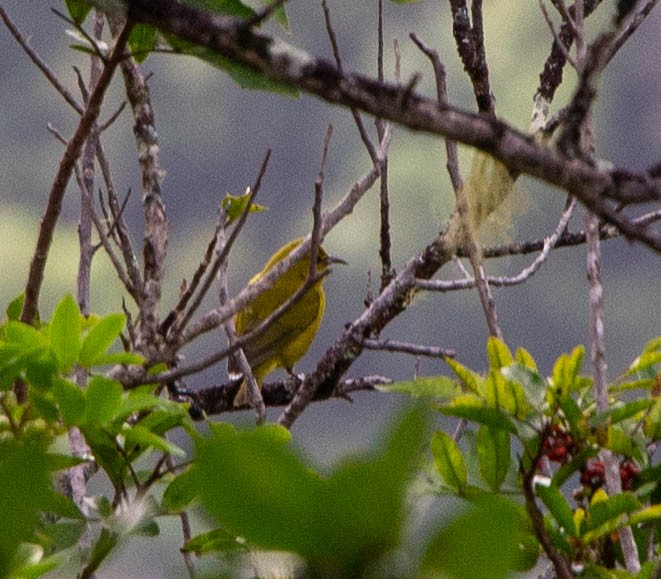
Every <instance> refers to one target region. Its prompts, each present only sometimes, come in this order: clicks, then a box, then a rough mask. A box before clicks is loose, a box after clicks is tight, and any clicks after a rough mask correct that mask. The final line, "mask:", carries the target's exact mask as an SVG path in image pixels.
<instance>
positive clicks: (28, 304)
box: [17, 22, 132, 401]
mask: <svg viewBox="0 0 661 579" xmlns="http://www.w3.org/2000/svg"><path fill="white" fill-rule="evenodd" d="M131 28H132V24H131V23H128V22H127V24H126V25H125V26H124V28H123V29H122V31H121V33H120V34H119V35H118V37H117V41H116V44H115V48H114V49H113V51H112V54H111V55H110V59H109V60H108V63H107V65H106V66H105V68H104V69H103V72H102V73H101V75H100V77H99V81H98V82H97V84H96V86H95V87H94V91H93V92H92V94H91V95H90V99H89V103H88V105H87V107H86V108H85V112H84V113H83V114H82V116H81V118H80V122H79V124H78V128H77V129H76V132H75V133H74V135H73V137H72V138H71V140H70V141H69V142H68V145H67V149H66V151H65V153H64V155H63V157H62V161H61V163H60V167H59V169H58V172H57V174H56V176H55V179H54V180H53V184H52V186H51V190H50V193H49V195H48V204H47V207H46V211H45V213H44V216H43V218H42V220H41V225H40V227H39V236H38V239H37V247H36V249H35V252H34V255H33V258H32V261H31V263H30V273H29V275H28V281H27V283H26V286H25V302H24V304H23V311H22V313H21V321H23V322H25V323H32V322H33V321H34V319H35V316H36V313H37V307H38V303H39V293H40V291H41V284H42V281H43V277H44V269H45V267H46V260H47V259H48V252H49V249H50V246H51V242H52V239H53V232H54V231H55V226H56V224H57V220H58V218H59V215H60V211H61V208H62V199H63V198H64V193H65V190H66V186H67V183H68V182H69V179H70V178H71V174H72V172H73V167H74V164H75V163H76V160H77V159H78V157H79V155H80V152H81V150H82V147H83V144H84V142H85V139H86V138H87V136H88V135H89V134H90V131H91V130H92V129H93V127H94V123H95V122H96V120H97V118H98V116H99V113H100V111H101V103H102V102H103V97H104V96H105V92H106V90H107V88H108V86H109V85H110V80H111V79H112V77H113V74H114V72H115V69H116V68H117V66H118V64H119V63H120V62H121V60H122V58H123V55H124V48H125V47H126V42H127V41H128V37H129V34H130V31H131ZM17 396H18V394H17ZM18 397H19V399H20V400H21V401H23V400H24V393H21V396H18Z"/></svg>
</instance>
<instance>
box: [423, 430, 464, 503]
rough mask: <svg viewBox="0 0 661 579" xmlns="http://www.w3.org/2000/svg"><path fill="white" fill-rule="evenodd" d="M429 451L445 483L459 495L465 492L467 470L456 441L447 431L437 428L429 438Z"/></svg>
mask: <svg viewBox="0 0 661 579" xmlns="http://www.w3.org/2000/svg"><path fill="white" fill-rule="evenodd" d="M431 451H432V454H433V456H434V464H435V465H436V470H438V472H439V474H440V475H441V477H442V478H443V480H444V481H445V484H447V485H448V486H449V487H451V488H452V489H454V490H455V491H456V492H457V493H459V494H460V495H463V494H465V492H466V489H467V488H468V471H467V469H466V463H465V462H464V457H463V456H462V455H461V451H460V450H459V447H458V446H457V443H456V442H455V441H454V440H452V437H451V436H449V435H448V434H447V433H445V432H443V431H442V430H438V431H436V432H435V433H434V436H433V437H432V439H431Z"/></svg>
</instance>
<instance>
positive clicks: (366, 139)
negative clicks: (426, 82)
mask: <svg viewBox="0 0 661 579" xmlns="http://www.w3.org/2000/svg"><path fill="white" fill-rule="evenodd" d="M321 7H322V9H323V11H324V21H325V23H326V34H328V39H329V41H330V43H331V48H332V50H333V58H334V59H335V64H336V66H337V69H338V70H339V71H342V58H341V56H340V49H339V46H338V44H337V36H336V35H335V29H334V28H333V23H332V21H331V17H330V9H329V8H328V4H327V2H326V0H322V2H321ZM351 114H352V116H353V120H354V123H355V124H356V128H357V129H358V134H359V135H360V139H361V141H362V142H363V145H364V146H365V149H366V150H367V153H368V155H369V156H370V159H371V160H372V163H376V162H377V155H376V148H375V147H374V143H372V140H371V139H370V136H369V134H368V132H367V129H366V128H365V124H364V123H363V119H362V117H361V116H360V113H359V112H358V109H356V108H354V107H351Z"/></svg>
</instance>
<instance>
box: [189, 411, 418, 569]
mask: <svg viewBox="0 0 661 579" xmlns="http://www.w3.org/2000/svg"><path fill="white" fill-rule="evenodd" d="M425 416H426V414H423V409H420V408H416V409H414V410H411V411H407V412H406V413H404V415H403V417H402V418H400V420H399V421H397V423H396V424H395V425H394V426H393V427H391V429H390V432H389V436H388V437H387V439H386V441H385V446H384V448H383V450H382V451H380V452H378V453H376V454H375V455H374V456H371V457H366V458H355V459H352V460H349V461H345V462H344V463H343V464H342V465H340V466H339V467H337V468H336V469H334V470H333V472H332V473H331V474H330V476H329V477H328V478H327V479H324V478H322V477H321V475H320V474H319V473H317V472H315V471H314V470H313V469H312V468H311V467H310V465H309V464H307V463H306V462H305V461H303V460H302V459H301V458H300V456H299V455H298V454H297V453H296V452H295V451H294V450H292V448H291V446H290V445H286V444H283V437H282V434H281V433H280V432H279V431H278V430H273V429H271V430H269V429H263V428H258V429H256V430H248V431H237V430H235V429H234V428H233V427H231V426H229V425H220V426H218V425H214V427H213V428H212V436H211V438H210V439H209V440H200V441H199V442H198V444H197V449H198V455H197V460H196V466H195V468H194V469H193V471H192V472H193V473H194V475H193V476H194V479H195V487H196V488H197V489H198V490H199V493H200V500H201V502H202V503H203V505H204V506H205V507H206V509H207V510H208V512H209V513H211V514H212V515H213V516H214V517H215V518H216V519H217V520H218V521H219V522H220V523H221V524H222V525H223V528H224V529H226V530H227V531H228V532H230V533H234V534H235V535H240V536H242V537H245V539H246V540H247V541H248V542H249V543H251V544H254V545H256V546H259V547H261V548H265V549H278V550H287V551H293V552H296V553H299V554H300V555H302V556H303V557H304V558H305V559H306V562H307V564H308V570H309V572H310V575H315V574H317V573H318V572H319V571H320V570H321V569H322V568H325V569H328V568H331V569H333V570H334V571H335V572H336V574H337V576H348V575H349V574H351V573H354V574H358V575H360V574H361V570H364V569H366V568H367V567H368V566H369V565H370V564H371V563H372V562H373V561H374V559H375V558H377V557H380V556H381V555H382V554H383V553H385V552H388V551H390V550H391V549H392V548H393V547H394V546H395V544H396V541H397V539H398V538H399V536H400V532H401V524H402V519H403V515H402V513H403V501H404V494H405V490H406V487H407V483H408V481H409V480H410V479H409V477H410V476H411V472H412V468H413V466H414V465H415V464H416V463H417V462H418V460H419V455H420V452H421V450H422V444H423V440H424V438H425V428H424V424H425V423H426V418H425ZM219 489H222V492H219ZM329 565H330V567H328V566H329Z"/></svg>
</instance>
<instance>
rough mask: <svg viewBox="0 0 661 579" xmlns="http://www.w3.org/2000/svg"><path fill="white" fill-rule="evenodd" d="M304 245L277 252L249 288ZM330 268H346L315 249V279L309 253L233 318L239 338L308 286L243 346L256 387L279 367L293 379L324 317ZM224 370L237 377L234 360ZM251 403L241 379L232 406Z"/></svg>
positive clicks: (296, 241) (296, 242)
mask: <svg viewBox="0 0 661 579" xmlns="http://www.w3.org/2000/svg"><path fill="white" fill-rule="evenodd" d="M302 241H303V239H302V238H299V239H294V240H292V241H290V242H289V243H287V244H285V245H284V246H283V247H281V248H280V249H278V251H276V252H275V253H274V254H273V255H272V256H271V258H270V259H269V260H268V262H267V263H266V265H265V266H264V269H263V270H262V271H260V272H259V273H258V274H257V275H255V276H254V277H253V278H252V279H251V280H250V283H251V284H255V283H257V282H259V281H260V280H261V279H262V278H263V277H264V276H265V275H266V273H267V272H269V271H270V270H271V269H272V268H273V267H274V266H275V265H276V264H277V263H278V262H280V261H282V260H283V259H284V258H285V257H287V256H288V255H289V254H290V253H291V252H292V251H294V250H295V249H296V248H297V247H298V246H299V245H300V244H301V242H302ZM334 263H342V264H346V262H345V261H344V260H342V259H339V258H337V257H332V256H329V255H328V254H327V253H326V251H324V249H323V248H322V247H319V250H318V252H317V266H316V275H315V279H313V280H310V281H308V278H309V275H310V269H311V268H310V254H307V255H306V256H303V257H302V258H301V259H300V260H299V261H297V262H296V263H295V264H294V265H293V266H292V267H291V268H290V269H289V270H288V271H286V272H285V273H284V274H283V275H282V276H281V277H280V278H278V280H277V281H276V282H275V284H274V285H273V286H272V287H271V288H269V289H267V290H266V291H264V292H262V293H260V294H259V295H258V296H257V297H256V298H255V299H254V300H252V301H251V302H249V303H248V305H247V306H246V307H245V308H244V309H242V310H241V311H239V312H238V313H237V314H236V316H235V318H234V324H235V326H236V333H237V336H242V335H245V334H247V333H249V332H251V331H253V330H254V329H255V328H256V327H257V326H258V325H259V324H261V323H262V322H263V321H264V320H266V319H267V318H268V317H269V316H271V315H272V314H273V313H274V312H275V311H276V310H277V309H278V307H279V306H280V305H282V304H283V303H285V302H286V301H287V300H288V299H290V298H291V297H292V296H293V295H294V294H295V293H296V292H297V291H298V290H299V289H300V288H301V287H302V286H303V285H304V284H305V283H306V282H307V283H310V286H309V287H308V288H307V290H306V291H305V292H304V293H303V294H302V295H301V296H300V297H299V298H298V299H297V300H296V301H295V302H293V303H292V304H291V305H290V307H289V308H287V309H286V310H285V312H284V313H283V314H282V315H280V316H279V317H277V318H276V319H275V320H274V321H273V322H272V323H270V324H269V325H268V327H267V329H266V330H264V331H263V332H262V333H261V334H259V335H258V336H257V337H256V338H255V339H253V340H250V341H249V342H248V343H246V344H245V345H244V346H243V352H244V353H245V355H246V358H247V359H248V364H249V365H250V368H251V370H252V373H253V376H254V377H255V380H256V381H257V384H258V385H259V387H260V388H261V387H262V382H263V381H264V378H265V377H266V376H267V375H268V374H270V373H271V372H273V371H274V370H276V369H277V368H285V369H286V370H287V372H289V373H290V374H291V373H292V369H293V366H294V364H296V362H298V361H299V360H300V359H301V358H302V357H303V356H304V355H305V353H306V352H307V351H308V349H309V348H310V345H311V344H312V340H313V339H314V336H315V334H316V333H317V330H318V329H319V325H320V324H321V319H322V318H323V315H324V306H325V304H326V296H325V295H324V290H323V287H322V284H323V282H324V279H325V277H326V276H325V273H326V272H327V271H329V268H330V267H331V265H332V264H334ZM228 371H229V373H230V375H237V374H240V373H241V371H240V369H239V368H238V367H237V362H236V360H235V359H234V358H232V357H230V359H229V365H228ZM249 402H250V400H249V396H248V384H247V382H246V380H245V379H244V380H243V382H242V383H241V387H240V389H239V392H238V393H237V395H236V397H235V399H234V405H235V406H243V405H245V404H249Z"/></svg>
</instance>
